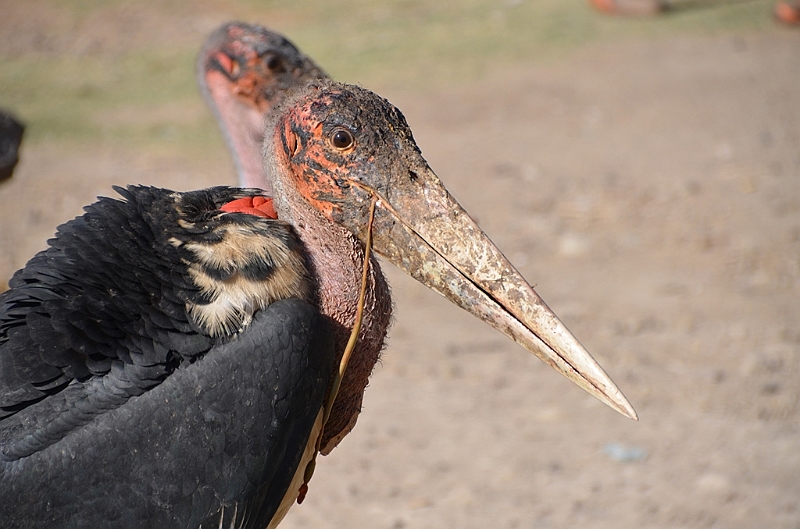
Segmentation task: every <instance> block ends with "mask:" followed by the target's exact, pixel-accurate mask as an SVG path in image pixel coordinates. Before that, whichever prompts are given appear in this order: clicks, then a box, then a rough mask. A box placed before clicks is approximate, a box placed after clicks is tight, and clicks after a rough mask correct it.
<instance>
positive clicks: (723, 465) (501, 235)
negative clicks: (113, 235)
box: [0, 0, 800, 529]
mask: <svg viewBox="0 0 800 529" xmlns="http://www.w3.org/2000/svg"><path fill="white" fill-rule="evenodd" d="M774 4H775V3H774V2H772V1H770V0H753V1H721V0H720V1H713V0H708V1H701V0H696V1H689V0H685V1H683V2H681V1H680V0H674V1H673V2H671V3H670V4H669V7H670V8H671V9H669V10H668V11H667V12H665V13H663V14H660V15H657V16H651V17H635V18H630V17H622V16H608V15H606V14H602V13H600V12H598V11H596V10H593V9H592V8H591V7H590V6H589V5H588V3H587V2H584V1H583V0H499V1H489V0H463V1H459V2H424V1H421V0H396V1H380V2H379V1H366V0H340V1H338V2H327V1H322V0H318V1H310V2H302V3H300V2H257V1H242V2H236V3H233V2H224V1H221V0H219V1H217V0H201V1H197V2H191V3H188V2H178V1H170V0H167V1H159V2H154V1H153V2H145V1H136V2H111V1H101V0H59V1H56V0H31V1H27V2H14V1H9V0H3V1H0V14H1V15H0V108H4V109H8V110H11V111H13V112H14V114H15V115H16V116H17V117H18V118H20V119H21V120H22V121H23V122H25V124H26V126H27V128H26V131H25V136H24V143H23V147H22V151H21V154H20V163H19V165H18V166H17V169H16V172H15V174H14V176H13V177H12V178H10V179H8V180H6V181H4V182H0V289H2V288H5V287H6V283H5V281H6V280H7V279H8V278H10V276H11V275H12V273H13V272H14V270H16V269H17V268H20V267H21V266H23V265H24V263H25V262H26V261H27V260H28V259H29V258H30V257H32V256H33V254H34V253H35V252H36V251H38V250H41V249H43V248H44V246H45V241H46V239H47V238H48V237H50V236H52V234H53V233H54V231H55V227H56V225H58V224H60V223H62V222H65V221H67V220H69V219H71V218H72V217H74V216H76V215H79V214H80V213H81V207H82V206H83V205H85V204H87V203H90V202H92V201H93V200H94V198H95V197H96V196H97V195H110V194H113V191H112V190H111V188H110V186H111V185H112V184H126V183H146V184H154V185H159V186H162V187H169V188H174V189H181V190H186V189H194V188H201V187H207V186H211V185H220V184H234V183H235V178H234V172H233V167H232V163H231V161H230V159H229V156H228V154H227V152H226V149H225V146H224V143H223V141H222V138H221V135H220V134H219V132H218V131H217V129H216V126H215V123H214V121H213V118H212V117H211V114H210V112H208V110H207V109H206V107H205V104H204V103H203V101H202V99H201V97H200V95H199V93H198V91H197V89H196V87H195V80H194V79H195V72H194V67H195V65H194V63H195V58H196V54H197V52H198V51H199V49H200V46H201V44H202V42H203V41H204V39H205V38H206V36H207V35H208V34H209V33H210V32H211V31H213V30H214V29H215V28H216V27H218V26H219V25H220V24H221V23H223V22H226V21H229V20H237V19H238V20H243V21H246V22H251V23H259V24H262V25H265V26H267V27H269V28H271V29H273V30H277V31H280V32H282V33H283V34H285V35H286V36H287V37H288V38H289V39H290V40H292V41H293V42H294V43H295V44H296V45H297V46H298V47H299V48H300V49H301V50H302V51H304V52H305V53H306V54H308V55H310V56H311V57H312V58H313V59H314V60H315V61H316V62H317V63H318V64H319V65H320V66H322V67H323V68H324V69H325V70H326V71H327V72H328V73H329V74H331V76H333V77H334V78H335V79H337V80H340V81H345V82H349V83H357V84H360V85H362V86H364V87H367V88H370V89H372V90H374V91H376V92H378V93H380V94H381V95H383V96H384V97H387V98H388V99H389V100H390V101H392V102H393V103H394V104H396V105H397V106H398V107H399V108H401V109H402V110H403V112H404V113H405V115H406V117H407V118H408V121H409V124H410V125H411V127H412V129H413V130H414V133H415V136H416V139H417V141H418V143H419V145H420V147H421V148H422V150H423V153H424V154H425V156H426V158H427V159H428V161H429V162H430V164H431V166H432V167H433V168H434V170H435V171H436V172H437V173H438V174H439V176H440V177H441V178H442V180H443V181H444V182H445V183H446V184H447V185H448V187H449V188H450V189H451V191H452V192H453V193H454V195H455V196H456V197H457V198H458V199H459V200H460V201H461V203H462V204H463V205H464V206H465V207H466V209H467V210H468V211H470V212H471V213H472V214H473V216H475V217H476V219H477V220H478V221H479V222H480V223H481V226H482V227H483V228H484V229H485V230H486V231H487V232H488V233H489V235H490V236H492V238H493V239H494V240H495V242H496V243H497V244H498V246H499V247H500V248H501V249H503V250H504V251H505V252H506V254H507V255H508V256H509V257H510V259H511V260H512V261H513V262H514V263H515V264H516V265H517V266H518V267H519V269H520V270H521V271H522V273H523V274H524V275H525V276H526V277H527V278H528V279H529V280H530V281H531V283H533V284H534V285H536V286H537V291H538V292H539V293H540V294H541V295H542V297H543V298H544V299H545V300H546V301H547V302H548V303H549V304H550V306H551V307H552V308H553V309H554V310H555V312H556V313H557V314H559V315H560V316H561V318H562V319H563V320H564V321H565V323H566V324H567V325H568V326H569V327H570V328H571V330H572V331H573V332H574V333H575V334H576V336H577V337H578V338H579V339H580V340H581V341H582V342H583V344H584V345H585V346H586V347H587V349H588V350H589V351H590V352H592V353H593V354H594V355H595V356H596V358H598V360H599V361H600V362H601V364H602V365H603V366H604V367H605V368H606V370H607V371H608V372H609V373H610V374H611V375H612V377H613V378H614V379H615V380H616V382H617V383H618V384H619V385H620V387H621V388H622V390H623V391H624V392H625V393H626V395H627V396H628V397H629V399H630V400H631V402H632V403H633V405H634V407H636V409H637V411H638V412H639V414H640V417H641V421H640V422H639V423H633V422H632V421H629V420H627V419H624V418H623V417H621V416H619V415H617V414H616V413H614V412H613V411H611V410H609V409H606V408H605V407H603V406H602V405H601V404H600V403H598V402H596V401H594V400H592V399H591V397H588V396H586V395H585V394H583V393H582V392H581V391H580V390H579V389H577V388H575V387H572V386H571V385H570V384H569V383H568V382H567V381H566V380H563V379H561V378H560V377H558V376H557V375H556V374H555V373H553V372H551V370H549V369H548V368H547V367H546V366H544V365H543V364H541V363H540V362H538V360H536V359H535V358H533V357H532V356H531V355H529V354H527V353H526V352H524V351H523V349H521V348H520V347H517V346H516V345H515V344H513V343H511V342H510V341H509V340H507V339H506V338H505V337H504V336H502V335H500V334H498V333H496V332H495V331H493V330H491V329H490V328H489V327H487V326H484V325H478V324H477V323H476V322H474V320H473V319H472V318H471V317H470V316H468V315H467V314H462V313H461V312H460V311H459V310H458V309H457V308H455V307H453V306H451V305H450V304H449V303H448V302H446V301H445V300H443V299H440V298H439V297H437V296H436V295H435V294H433V293H431V292H429V291H427V290H426V289H425V288H424V287H422V286H420V285H418V284H416V283H415V282H414V281H413V280H411V279H409V278H407V277H405V276H404V275H403V274H402V273H400V272H398V271H396V270H395V269H393V268H391V267H390V266H389V265H386V268H389V269H388V270H387V273H388V275H389V279H390V282H391V283H392V285H393V287H394V293H395V299H396V311H395V312H396V322H395V324H394V326H393V329H392V330H391V332H390V338H389V341H388V345H387V348H386V351H385V353H384V357H383V361H382V363H381V364H379V366H378V367H377V368H376V372H375V374H374V376H373V382H372V384H371V386H370V388H368V390H367V393H366V398H365V402H364V411H363V413H362V415H361V418H360V420H359V424H358V426H357V427H356V429H355V430H354V431H353V433H351V434H350V435H349V436H348V437H347V439H346V440H345V441H344V442H343V443H342V445H341V446H340V447H339V448H337V449H336V450H334V452H333V454H331V455H330V456H328V457H326V458H323V459H322V460H321V461H320V464H319V465H318V467H317V472H316V474H315V477H314V480H313V481H312V482H311V484H310V491H309V495H308V498H307V499H306V502H305V503H304V504H303V505H302V506H299V507H298V506H296V507H295V508H294V509H293V510H292V511H291V512H290V514H289V516H288V518H287V519H286V521H285V522H284V524H283V525H282V526H281V527H286V528H304V527H316V528H334V527H374V528H392V529H403V528H437V529H438V528H451V527H452V528H473V527H474V528H478V527H493V528H563V527H591V528H631V529H634V528H650V527H652V528H662V527H663V528H671V527H691V528H695V527H697V528H700V527H724V528H754V527H769V528H795V529H796V528H800V325H799V324H798V323H799V322H800V27H791V26H786V25H780V24H776V23H775V21H774V19H773V15H772V11H773V6H774Z"/></svg>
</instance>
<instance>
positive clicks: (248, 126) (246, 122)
mask: <svg viewBox="0 0 800 529" xmlns="http://www.w3.org/2000/svg"><path fill="white" fill-rule="evenodd" d="M201 84H202V85H204V86H206V87H207V93H205V94H204V96H205V97H206V100H207V101H208V103H209V106H210V107H211V108H212V109H213V111H214V114H215V116H216V118H217V121H219V122H220V123H221V124H222V126H221V127H220V128H221V129H222V132H223V135H224V136H225V141H226V142H227V144H228V150H229V151H230V153H231V156H233V163H234V165H235V166H236V174H237V175H238V179H239V186H240V187H257V188H261V189H264V190H265V191H267V193H268V194H271V193H272V188H271V187H270V186H269V183H268V182H267V179H266V178H265V176H264V171H263V166H262V164H261V144H262V143H263V140H264V112H265V111H261V110H259V109H257V108H255V107H253V106H252V105H251V104H248V103H247V102H245V101H243V100H242V99H240V98H239V97H237V95H236V94H234V93H232V91H231V88H230V81H229V80H228V79H227V78H226V77H225V76H224V75H222V74H221V73H219V72H209V73H208V75H207V78H206V79H205V82H204V83H201Z"/></svg>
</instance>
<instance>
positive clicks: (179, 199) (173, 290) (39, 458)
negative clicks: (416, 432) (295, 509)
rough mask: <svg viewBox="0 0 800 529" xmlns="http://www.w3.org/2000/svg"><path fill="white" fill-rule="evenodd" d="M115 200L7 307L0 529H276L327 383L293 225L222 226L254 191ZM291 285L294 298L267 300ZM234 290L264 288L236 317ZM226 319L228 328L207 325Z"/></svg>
mask: <svg viewBox="0 0 800 529" xmlns="http://www.w3.org/2000/svg"><path fill="white" fill-rule="evenodd" d="M117 191H118V192H119V193H120V194H121V195H122V196H123V197H124V200H115V199H110V198H103V199H100V200H99V201H98V202H97V203H95V204H92V205H91V206H88V207H87V208H85V211H86V213H85V214H84V215H83V216H80V217H78V218H76V219H74V220H72V221H70V222H68V223H66V224H64V225H62V226H60V227H59V229H58V232H57V234H56V236H55V238H53V239H51V240H50V241H48V244H49V248H48V249H47V250H45V251H42V252H40V253H39V254H37V255H36V256H35V257H34V258H33V259H31V260H30V261H29V262H28V264H27V265H26V267H25V268H24V269H22V270H20V271H18V272H17V273H16V274H15V275H14V277H13V279H12V280H11V281H10V283H9V285H10V287H11V288H10V290H8V291H7V292H4V293H3V294H0V396H1V397H0V398H2V400H1V401H0V447H2V449H1V451H0V497H2V498H3V501H2V502H0V520H2V526H3V527H59V526H68V527H101V526H102V527H112V526H113V527H133V526H149V527H160V526H161V525H163V524H172V525H174V526H188V527H196V526H200V525H201V524H203V523H204V521H205V523H209V522H210V521H214V523H215V524H216V523H217V521H218V518H219V517H231V516H234V513H235V518H236V519H237V520H238V521H239V522H242V520H244V518H243V517H245V516H247V517H250V518H252V521H254V522H257V523H255V524H254V525H253V526H254V527H259V526H262V527H263V526H266V524H267V523H268V521H269V520H270V519H271V517H272V514H273V513H274V510H275V509H276V508H277V506H278V503H279V502H280V499H281V498H282V496H283V494H282V491H283V490H285V488H286V487H287V486H288V482H289V480H291V478H292V475H293V473H294V472H293V469H294V468H295V467H296V465H297V462H298V461H299V459H300V456H301V455H302V451H303V448H304V447H305V445H306V440H307V438H308V436H309V434H310V432H311V427H312V425H313V423H314V420H315V419H316V417H317V413H318V410H319V408H320V406H321V403H322V399H323V397H324V392H325V389H326V387H327V385H328V379H329V377H330V374H331V372H332V368H333V352H332V342H331V337H330V332H329V331H328V329H327V324H326V323H325V322H324V321H323V320H322V318H321V317H320V316H319V314H318V312H317V310H316V309H315V308H313V306H312V305H311V304H310V303H308V302H307V301H305V300H306V299H309V297H310V295H309V292H310V291H311V290H310V287H309V285H308V278H307V273H306V271H305V268H304V262H303V260H302V257H301V253H300V250H301V247H300V243H299V241H298V240H297V238H296V236H295V234H294V232H293V229H292V228H291V227H290V226H288V225H286V224H285V223H283V222H280V221H277V220H273V219H268V218H262V217H258V216H254V215H249V214H245V213H228V212H224V211H221V210H220V209H219V208H220V207H221V206H222V205H223V204H225V203H227V202H230V201H232V200H235V199H239V198H241V197H244V196H252V195H254V194H259V192H258V191H256V190H238V189H237V190H234V189H230V188H223V187H220V188H212V189H209V190H204V191H197V192H191V193H175V192H172V191H168V190H163V189H156V188H151V187H141V186H131V187H128V188H126V189H117ZM231 238H234V239H235V240H234V241H233V242H234V243H235V244H234V246H235V248H236V249H235V251H233V250H231V248H230V246H231V245H230V239H231ZM265 247H266V248H270V250H271V251H270V252H269V259H265V258H264V257H263V255H264V253H265V252H264V251H263V248H265ZM209 249H213V252H211V253H214V254H222V255H225V256H227V259H226V260H225V262H224V263H219V262H214V261H213V260H209V259H205V257H204V256H205V255H206V253H207V250H209ZM279 268H280V270H278V269H279ZM287 270H289V271H290V272H291V273H292V274H293V275H294V276H295V277H297V282H296V284H295V285H294V288H295V290H291V291H287V292H282V291H281V288H283V287H282V286H280V285H279V286H278V287H274V288H273V287H272V286H271V281H272V279H273V278H274V277H275V276H276V274H286V273H287ZM239 276H241V281H240V287H241V288H242V289H246V288H248V287H249V286H251V285H256V286H257V287H258V288H256V289H255V291H254V293H253V295H252V296H251V298H252V299H251V300H250V301H249V302H248V303H249V305H248V303H244V305H243V306H241V307H230V306H229V305H228V303H227V301H225V302H222V301H221V299H220V294H219V292H217V290H216V288H215V285H217V283H218V282H220V281H221V282H226V283H227V282H231V281H236V278H237V277H239ZM242 281H243V282H244V283H242ZM264 285H266V286H267V288H266V289H265V290H264V289H262V290H264V292H267V294H264V292H262V291H261V290H259V288H260V287H263V286H264ZM284 290H285V289H284ZM289 297H291V298H294V299H291V300H287V301H283V302H277V303H276V301H278V300H280V299H282V298H289ZM217 305H219V307H218V308H216V309H214V311H213V314H214V315H216V316H217V317H219V318H223V319H224V315H221V314H220V313H219V311H220V310H223V309H227V310H229V311H233V312H235V313H236V314H235V315H234V316H233V317H232V319H231V320H230V321H231V322H234V324H229V325H223V326H219V325H217V323H218V322H216V320H213V321H209V320H207V319H204V318H203V314H204V312H203V311H207V310H209V308H211V307H215V306H217ZM265 307H267V308H265ZM262 308H265V310H260V309H262ZM237 311H238V312H237ZM229 323H230V322H229ZM245 328H246V330H247V332H246V333H243V332H241V331H242V330H243V329H245ZM187 387H189V388H194V391H191V392H186V390H185V388H187ZM166 403H169V404H170V405H165V404H166ZM140 452H141V453H140ZM145 452H146V453H145ZM126 453H127V454H128V455H132V454H133V453H136V455H135V457H124V454H126ZM284 467H285V468H284ZM77 469H83V471H79V472H76V470H77ZM276 473H277V474H276ZM273 477H274V478H275V479H273ZM284 481H285V483H284ZM265 487H266V488H265ZM270 487H277V488H276V489H274V490H277V491H279V492H280V494H270V493H269V490H267V489H269V488H270ZM281 487H282V488H281ZM262 489H263V490H262ZM270 490H273V489H270ZM87 495H89V496H94V495H96V496H97V498H98V501H96V502H92V501H91V500H88V501H87ZM106 495H109V496H110V497H113V498H115V501H113V502H107V501H100V498H102V497H105V496H106ZM79 498H80V501H77V500H78V499H79ZM172 525H171V526H172ZM215 526H216V525H215ZM246 526H247V527H250V525H246Z"/></svg>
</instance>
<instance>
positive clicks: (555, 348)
mask: <svg viewBox="0 0 800 529" xmlns="http://www.w3.org/2000/svg"><path fill="white" fill-rule="evenodd" d="M412 172H413V174H414V178H413V179H409V178H407V177H406V178H403V179H396V178H391V180H392V184H391V185H388V186H386V188H385V191H384V193H383V194H381V193H380V192H378V191H377V190H375V189H371V188H370V189H366V187H365V186H363V185H360V184H356V185H357V187H361V188H362V189H364V190H367V191H369V192H370V193H372V194H374V195H376V196H377V199H378V201H377V204H376V212H375V226H374V230H373V237H374V245H375V249H376V251H377V252H378V253H380V254H382V255H383V256H385V257H386V258H388V259H389V260H390V261H392V262H393V263H394V264H396V265H397V266H398V267H400V268H401V269H403V270H404V271H405V272H406V273H408V274H409V275H411V276H412V277H414V278H415V279H416V280H417V281H420V282H421V283H423V284H425V285H427V286H428V287H429V288H431V289H433V290H435V291H437V292H439V293H440V294H442V295H444V296H445V297H447V298H448V299H449V300H450V301H452V302H453V303H455V304H456V305H459V306H460V307H462V308H463V309H465V310H467V311H468V312H470V313H472V314H473V315H475V316H477V317H478V318H480V319H482V320H484V321H486V322H487V323H488V324H489V325H491V326H492V327H494V328H496V329H498V330H499V331H501V332H503V333H505V334H506V335H508V336H510V337H511V338H513V339H514V340H515V341H517V342H518V343H520V344H521V345H522V346H523V347H525V348H526V349H528V350H529V351H531V352H532V353H533V354H535V355H536V356H538V357H539V358H540V359H542V360H543V361H544V362H545V363H547V364H548V365H549V366H551V367H552V368H553V369H555V370H556V371H558V372H559V373H561V374H562V375H564V376H565V377H567V378H568V379H569V380H571V381H572V382H574V383H575V384H577V385H578V386H580V387H581V388H583V389H584V390H586V391H587V392H588V393H589V394H591V395H593V396H594V397H596V398H597V399H599V400H600V401H602V402H604V403H605V404H607V405H608V406H610V407H611V408H613V409H615V410H617V411H618V412H619V413H621V414H622V415H625V416H626V417H629V418H631V419H634V420H638V416H637V414H636V412H635V411H634V409H633V407H632V406H631V404H630V403H629V402H628V400H627V399H626V398H625V396H624V395H623V394H622V392H621V391H620V390H619V388H618V387H617V386H616V385H615V384H614V382H613V381H612V380H611V379H610V378H609V376H608V375H607V374H606V373H605V371H603V368H602V367H600V365H599V364H598V363H597V362H596V361H595V360H594V358H592V356H591V355H590V354H589V353H588V352H587V351H586V349H584V347H583V346H582V345H581V344H580V343H579V342H578V340H577V339H576V338H575V337H574V336H573V335H572V333H570V331H569V330H568V329H567V328H566V326H565V325H564V324H563V323H562V322H561V320H559V319H558V317H557V316H556V315H555V313H554V312H553V311H552V310H550V308H549V307H548V306H547V305H546V304H545V302H544V301H543V300H542V299H541V298H540V297H539V295H538V294H536V292H535V291H534V289H533V287H532V286H531V285H530V284H529V283H528V282H527V281H526V280H525V279H524V278H523V277H522V275H521V274H520V273H519V272H518V271H517V270H516V269H515V268H514V266H513V265H512V264H511V263H510V262H509V261H508V259H506V257H505V256H504V255H503V254H502V253H501V252H500V250H499V249H498V248H497V247H496V246H495V245H494V243H492V241H491V240H489V237H488V236H487V235H486V234H485V233H484V232H483V231H482V230H481V229H480V228H479V227H478V225H477V224H476V223H475V221H474V220H472V218H471V217H470V216H469V214H468V213H467V212H466V211H465V210H464V209H463V208H462V207H461V206H460V205H459V204H458V202H456V200H455V199H454V198H453V197H452V196H451V195H450V193H449V192H448V191H447V189H446V188H445V187H444V185H443V184H442V183H441V181H440V180H439V178H438V177H437V176H436V175H435V174H434V173H433V171H432V170H431V169H430V168H428V167H427V165H426V166H425V167H420V168H419V169H417V170H414V171H412ZM409 174H411V172H409ZM403 176H405V175H403Z"/></svg>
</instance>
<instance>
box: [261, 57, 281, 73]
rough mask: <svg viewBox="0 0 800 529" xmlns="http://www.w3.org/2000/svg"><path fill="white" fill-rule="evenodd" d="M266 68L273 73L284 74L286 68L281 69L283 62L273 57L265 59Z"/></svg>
mask: <svg viewBox="0 0 800 529" xmlns="http://www.w3.org/2000/svg"><path fill="white" fill-rule="evenodd" d="M266 63H267V68H269V69H270V71H272V72H275V73H280V72H285V71H286V68H284V67H283V61H281V59H280V57H275V56H274V55H273V56H272V57H270V58H269V59H267V61H266Z"/></svg>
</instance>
